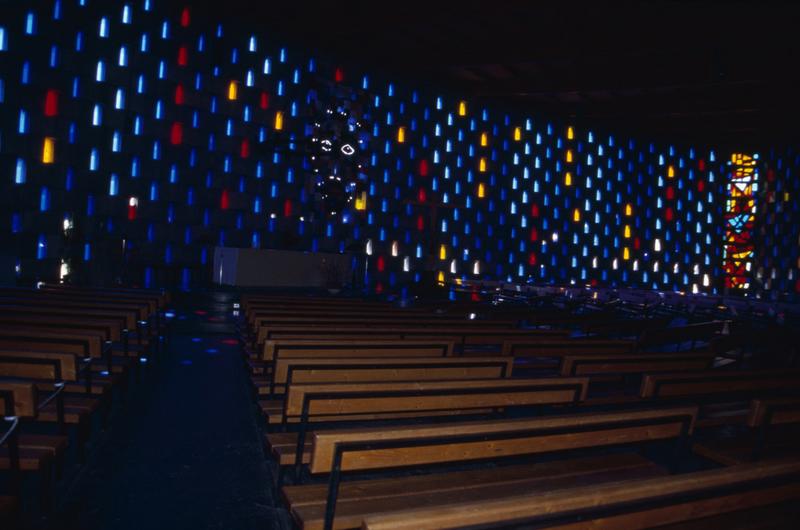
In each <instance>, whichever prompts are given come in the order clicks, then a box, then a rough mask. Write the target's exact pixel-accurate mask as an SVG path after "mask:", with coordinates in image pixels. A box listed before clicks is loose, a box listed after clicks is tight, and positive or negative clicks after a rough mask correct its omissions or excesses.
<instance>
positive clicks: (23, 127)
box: [17, 109, 28, 134]
mask: <svg viewBox="0 0 800 530" xmlns="http://www.w3.org/2000/svg"><path fill="white" fill-rule="evenodd" d="M17 132H18V133H19V134H25V133H26V132H28V113H27V112H25V111H24V110H22V109H20V111H19V120H18V123H17Z"/></svg>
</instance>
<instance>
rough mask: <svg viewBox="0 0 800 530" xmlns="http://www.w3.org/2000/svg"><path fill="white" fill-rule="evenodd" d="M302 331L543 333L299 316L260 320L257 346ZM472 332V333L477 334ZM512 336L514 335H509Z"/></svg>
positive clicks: (494, 325) (487, 324) (463, 323)
mask: <svg viewBox="0 0 800 530" xmlns="http://www.w3.org/2000/svg"><path fill="white" fill-rule="evenodd" d="M287 327H289V328H300V329H305V330H307V331H309V332H312V331H319V330H323V331H324V330H329V329H341V330H349V331H350V332H351V333H353V332H356V331H361V330H369V329H375V330H376V331H377V332H378V334H380V333H383V332H389V333H392V332H395V333H397V332H409V333H411V332H413V333H417V334H425V333H427V334H429V335H433V336H435V335H436V334H444V335H453V334H456V333H463V332H468V331H474V332H476V333H477V332H480V333H483V334H486V333H487V332H490V333H492V334H494V335H500V334H504V333H506V332H520V331H522V332H525V333H523V335H524V334H530V335H534V334H536V333H540V334H541V332H538V331H531V330H520V329H517V328H514V327H513V326H512V325H511V324H508V323H505V322H492V321H480V322H478V321H469V320H457V321H456V320H449V321H444V322H439V321H436V320H434V319H431V318H423V319H419V320H410V319H409V320H405V321H395V320H392V319H390V318H386V319H375V318H370V319H366V318H360V319H349V318H347V317H342V318H339V319H332V318H327V319H324V320H323V319H313V318H307V317H297V318H294V317H292V318H289V319H282V318H276V319H270V321H269V322H267V321H264V320H259V321H258V327H257V328H256V329H257V331H256V333H255V343H256V344H257V345H260V344H262V343H263V342H264V341H265V340H268V339H270V338H272V337H271V336H270V334H271V331H272V330H274V329H279V328H287ZM476 333H473V334H476ZM553 334H557V335H566V334H567V332H566V331H563V332H561V333H555V332H553ZM510 336H514V335H513V334H510Z"/></svg>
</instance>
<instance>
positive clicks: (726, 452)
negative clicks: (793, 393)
mask: <svg viewBox="0 0 800 530" xmlns="http://www.w3.org/2000/svg"><path fill="white" fill-rule="evenodd" d="M692 449H693V451H694V452H695V453H697V454H699V455H700V456H703V457H705V458H708V459H709V460H712V461H714V462H717V463H719V464H722V465H726V466H731V465H736V464H740V463H743V462H749V461H753V460H758V459H764V458H766V459H770V460H772V459H776V458H783V457H788V456H793V457H795V458H797V457H798V456H800V398H796V397H789V398H786V397H784V398H759V399H754V400H753V401H752V402H751V403H750V408H749V410H748V412H747V416H746V419H745V420H744V421H743V425H742V427H741V428H739V429H735V428H734V429H725V430H720V429H717V430H715V431H712V432H710V433H707V434H706V435H705V436H704V437H703V438H702V439H699V440H697V441H696V442H695V443H694V445H693V447H692Z"/></svg>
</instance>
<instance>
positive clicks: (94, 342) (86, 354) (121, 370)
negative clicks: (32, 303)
mask: <svg viewBox="0 0 800 530" xmlns="http://www.w3.org/2000/svg"><path fill="white" fill-rule="evenodd" d="M111 346H112V345H111V343H110V342H108V341H105V340H103V339H102V336H101V335H100V334H99V333H98V332H96V331H90V330H77V329H70V330H57V329H46V326H45V329H43V328H42V327H40V326H31V327H19V326H18V327H14V328H11V327H2V326H0V349H27V350H32V351H58V352H69V353H75V354H77V355H81V356H82V357H83V358H90V359H92V370H93V371H94V372H95V374H96V377H97V378H98V379H101V378H103V377H109V378H111V379H112V382H114V381H115V379H116V378H117V377H123V376H124V374H125V373H126V372H127V370H128V367H129V366H130V365H131V358H129V357H128V356H126V355H115V354H114V352H113V350H112V348H111Z"/></svg>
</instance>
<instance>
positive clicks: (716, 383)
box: [639, 370, 800, 427]
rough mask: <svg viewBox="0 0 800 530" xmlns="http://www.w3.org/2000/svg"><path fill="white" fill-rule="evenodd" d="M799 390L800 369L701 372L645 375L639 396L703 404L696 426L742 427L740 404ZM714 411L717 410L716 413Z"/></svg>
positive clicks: (745, 407)
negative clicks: (730, 425)
mask: <svg viewBox="0 0 800 530" xmlns="http://www.w3.org/2000/svg"><path fill="white" fill-rule="evenodd" d="M798 389H800V370H736V371H727V370H703V371H697V372H668V373H658V374H646V375H645V376H644V377H643V378H642V385H641V389H640V392H639V396H640V398H641V399H643V400H650V401H659V402H664V401H670V400H672V401H682V402H692V403H698V404H701V405H703V409H701V410H702V411H703V413H704V414H703V417H702V418H701V419H699V420H698V425H699V426H702V427H711V426H715V425H729V424H737V423H739V424H741V423H742V421H743V420H744V418H745V417H746V415H747V403H745V404H744V409H743V410H742V407H741V406H740V405H739V403H741V402H749V400H750V399H752V398H755V397H781V396H792V395H796V394H797V393H798ZM715 409H716V410H715Z"/></svg>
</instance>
